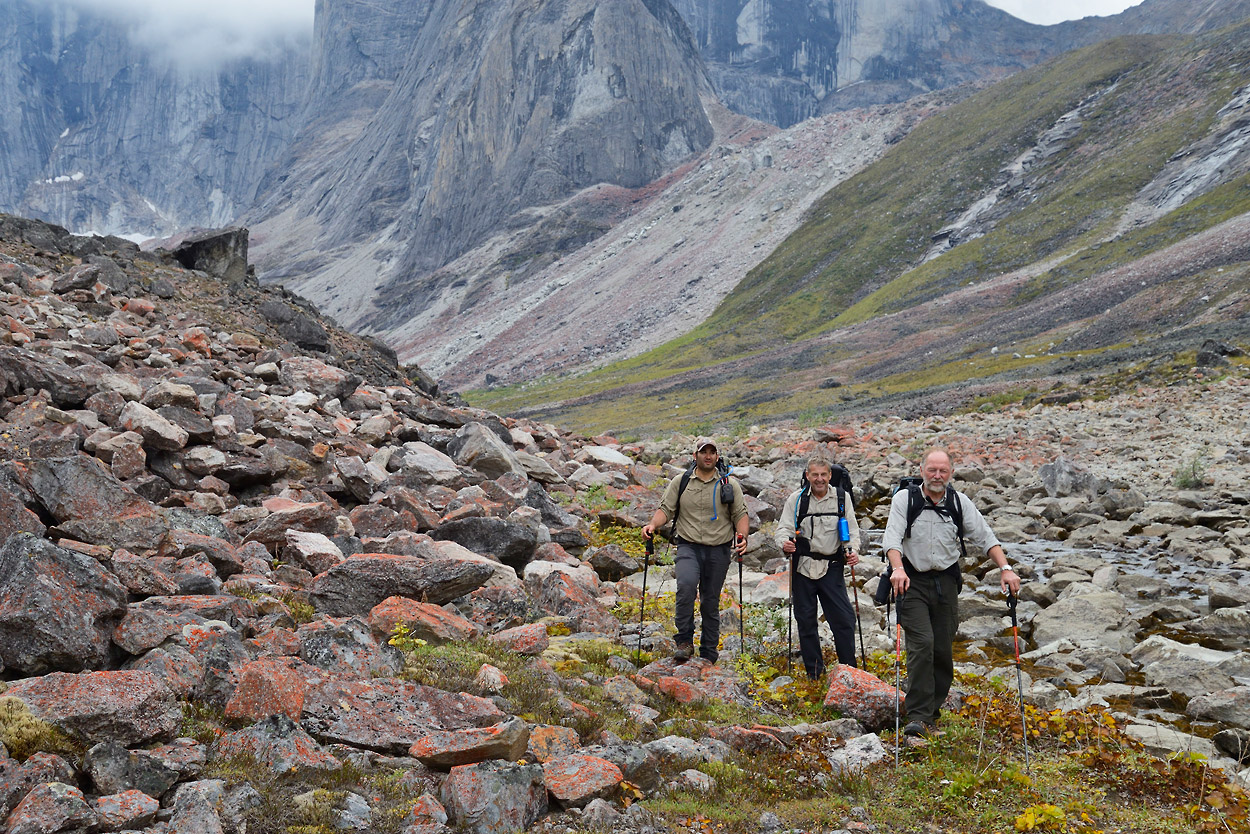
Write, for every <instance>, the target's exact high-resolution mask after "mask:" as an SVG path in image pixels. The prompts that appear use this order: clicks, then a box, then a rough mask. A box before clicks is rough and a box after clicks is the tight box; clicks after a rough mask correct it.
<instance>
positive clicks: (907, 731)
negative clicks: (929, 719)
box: [903, 721, 932, 738]
mask: <svg viewBox="0 0 1250 834" xmlns="http://www.w3.org/2000/svg"><path fill="white" fill-rule="evenodd" d="M931 730H932V728H931V727H930V726H929V725H928V724H924V723H921V722H920V721H908V722H907V726H905V727H903V735H905V736H912V737H913V738H924V737H925V736H927V735H929V733H930V731H931Z"/></svg>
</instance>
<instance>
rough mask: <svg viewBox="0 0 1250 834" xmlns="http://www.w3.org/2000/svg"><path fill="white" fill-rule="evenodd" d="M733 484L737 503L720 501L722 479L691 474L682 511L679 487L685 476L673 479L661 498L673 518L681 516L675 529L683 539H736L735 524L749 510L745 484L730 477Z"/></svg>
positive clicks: (714, 541)
mask: <svg viewBox="0 0 1250 834" xmlns="http://www.w3.org/2000/svg"><path fill="white" fill-rule="evenodd" d="M729 484H730V486H732V487H733V491H734V500H733V504H731V505H728V506H726V505H725V504H722V503H721V501H720V479H719V478H713V479H712V480H710V481H704V480H700V478H699V475H698V473H697V472H696V473H694V474H692V475H691V476H690V483H689V484H687V485H686V491H685V492H683V493H682V494H681V512H680V513H678V512H677V498H678V497H677V490H678V488H679V487H680V486H681V477H680V476H679V477H676V478H674V479H673V480H672V481H670V482H669V484H668V488H667V489H665V490H664V497H663V498H661V499H660V509H661V510H662V511H663V512H664V515H665V517H666V518H668V519H669V520H670V521H671V520H672V518H673V516H674V515H676V516H677V529H676V530H674V531H673V532H674V533H675V534H676V535H677V536H679V537H680V538H681V539H682V541H687V542H692V543H693V544H708V545H718V544H727V543H729V542H732V541H733V538H734V525H735V524H736V523H737V522H738V519H740V518H742V517H743V516H744V515H746V514H747V503H746V499H745V498H743V497H742V484H740V483H738V481H737V479H736V478H732V477H731V478H730V479H729Z"/></svg>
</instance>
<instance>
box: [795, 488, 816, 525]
mask: <svg viewBox="0 0 1250 834" xmlns="http://www.w3.org/2000/svg"><path fill="white" fill-rule="evenodd" d="M811 506H812V496H811V494H810V493H809V492H808V488H807V486H806V485H805V486H804V487H803V489H802V490H800V491H799V504H798V506H797V507H795V510H794V529H795V530H798V529H799V525H800V524H802V523H803V519H805V518H807V516H808V515H809V513H808V510H809V509H810V508H811Z"/></svg>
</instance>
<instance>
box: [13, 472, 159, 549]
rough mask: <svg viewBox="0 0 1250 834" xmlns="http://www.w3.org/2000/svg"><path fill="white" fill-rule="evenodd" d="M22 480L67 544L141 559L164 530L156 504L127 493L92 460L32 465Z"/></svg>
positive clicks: (117, 481)
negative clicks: (119, 550)
mask: <svg viewBox="0 0 1250 834" xmlns="http://www.w3.org/2000/svg"><path fill="white" fill-rule="evenodd" d="M21 476H22V480H23V483H24V485H25V486H26V487H27V488H28V489H29V490H30V491H31V492H32V493H34V495H35V496H36V498H38V500H39V503H40V504H42V505H43V507H44V508H45V509H46V510H47V511H48V514H49V515H51V516H52V517H53V518H55V519H56V521H57V527H58V528H59V529H60V530H61V533H62V534H63V535H65V536H68V537H69V538H74V539H78V540H79V541H84V542H89V543H91V544H98V545H104V546H107V547H124V548H126V549H127V550H132V551H134V552H137V553H142V552H144V551H145V550H150V549H152V547H153V545H154V543H155V542H158V541H160V538H161V536H163V535H164V534H165V531H166V530H167V529H168V524H167V523H166V521H165V519H164V517H163V514H162V513H161V511H160V509H159V508H158V507H157V506H156V505H155V504H153V503H152V502H150V501H148V500H146V499H144V498H141V497H140V496H138V495H136V494H135V493H133V492H131V491H130V490H128V489H126V487H125V486H123V485H122V483H121V482H120V481H119V480H117V478H116V477H115V476H114V475H113V473H112V472H111V471H110V470H109V469H108V468H107V467H106V466H105V464H104V463H103V462H102V461H99V460H97V459H96V458H92V457H88V456H86V455H75V456H73V457H60V458H47V459H44V460H38V461H31V462H30V464H29V465H28V468H27V469H26V470H25V471H24V472H23V473H21Z"/></svg>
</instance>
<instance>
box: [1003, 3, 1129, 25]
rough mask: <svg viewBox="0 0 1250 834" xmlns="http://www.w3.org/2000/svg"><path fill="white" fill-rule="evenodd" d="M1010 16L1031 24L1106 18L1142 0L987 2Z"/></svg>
mask: <svg viewBox="0 0 1250 834" xmlns="http://www.w3.org/2000/svg"><path fill="white" fill-rule="evenodd" d="M986 2H987V3H989V4H990V5H991V6H997V7H998V8H1000V9H1002V10H1003V11H1005V12H1007V13H1008V14H1010V15H1013V16H1015V17H1018V18H1020V19H1021V20H1027V21H1028V22H1029V23H1044V24H1047V25H1049V24H1051V23H1059V22H1060V21H1063V20H1079V19H1080V18H1082V17H1094V16H1096V17H1105V16H1107V15H1111V14H1119V13H1120V12H1122V11H1124V10H1125V9H1127V8H1128V7H1129V6H1136V5H1139V4H1140V3H1141V0H1049V2H1046V3H1039V2H1038V1H1037V0H986Z"/></svg>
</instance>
